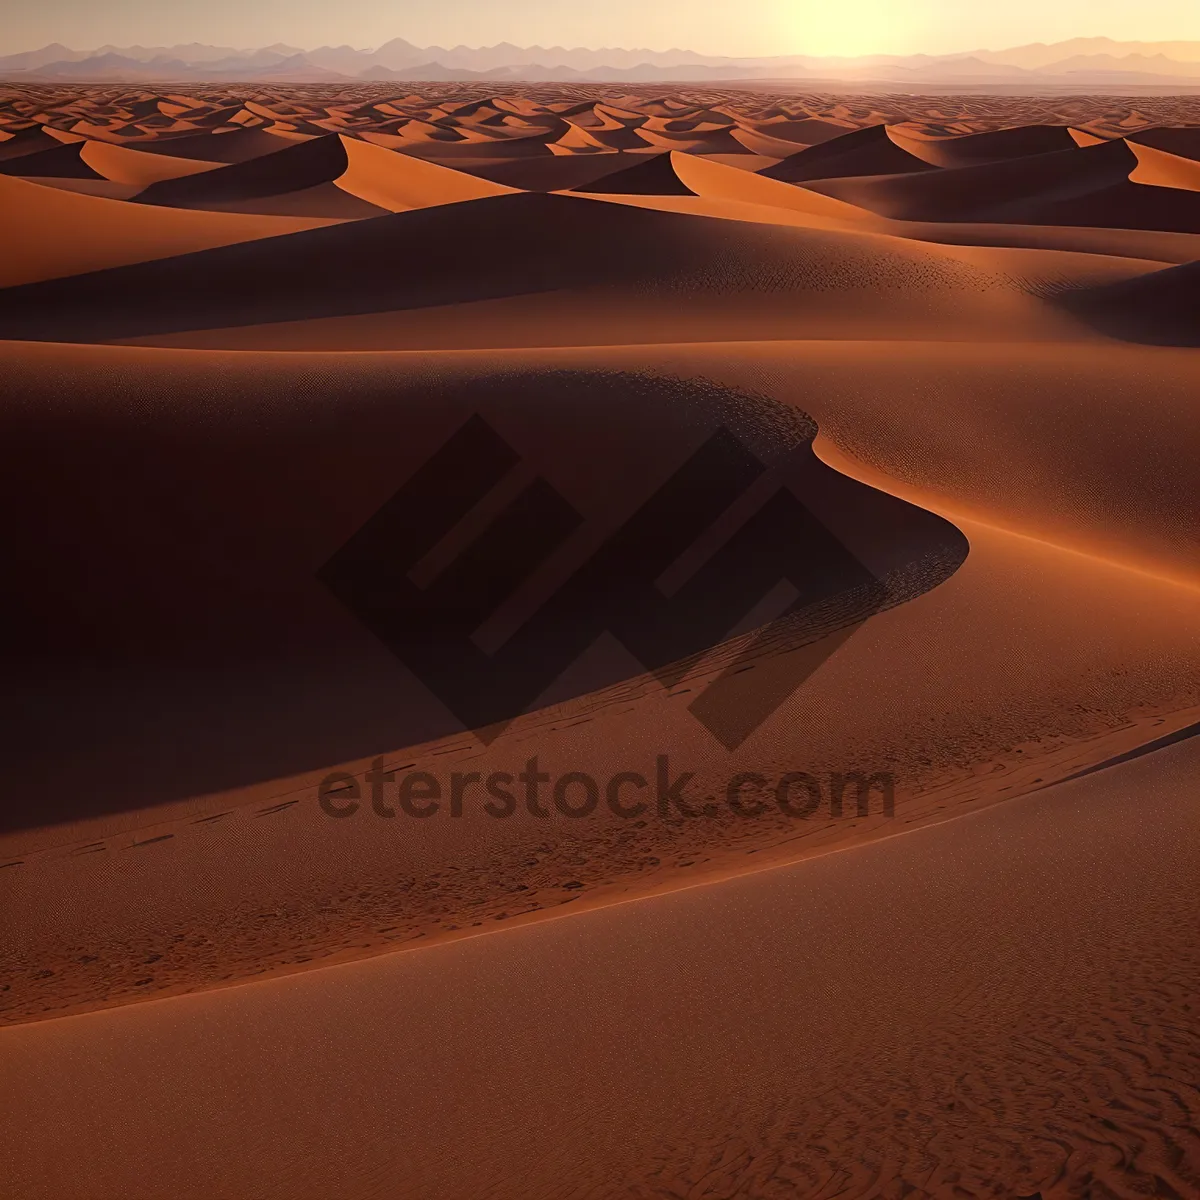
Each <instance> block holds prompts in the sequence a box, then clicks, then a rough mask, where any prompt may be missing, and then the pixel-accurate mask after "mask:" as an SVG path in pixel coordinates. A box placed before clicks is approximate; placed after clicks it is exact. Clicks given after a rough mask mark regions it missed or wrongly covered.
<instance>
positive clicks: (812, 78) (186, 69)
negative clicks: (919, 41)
mask: <svg viewBox="0 0 1200 1200" xmlns="http://www.w3.org/2000/svg"><path fill="white" fill-rule="evenodd" d="M0 79H4V80H8V81H10V82H14V83H16V82H21V81H30V82H40V83H54V82H62V83H109V82H111V83H134V82H146V83H151V82H153V83H235V82H247V83H251V82H263V83H346V82H350V81H354V80H379V81H386V80H412V81H418V80H478V81H481V82H484V81H489V80H494V81H497V82H505V81H513V82H518V81H536V82H541V81H546V82H549V81H561V82H590V83H606V82H612V83H652V82H655V81H658V80H662V81H673V82H686V81H697V82H710V83H711V82H717V81H730V82H734V81H737V80H796V81H806V82H811V83H812V84H814V85H817V84H821V83H829V82H835V81H836V82H842V83H851V84H871V85H884V84H887V85H892V86H895V87H896V88H898V89H902V90H906V89H909V88H912V87H929V86H933V87H938V88H943V89H944V88H947V87H959V88H968V87H970V88H988V89H991V88H1003V89H1005V90H1017V91H1020V90H1027V89H1028V90H1034V91H1036V90H1039V89H1044V88H1053V89H1054V90H1061V89H1063V88H1072V89H1080V90H1089V89H1090V90H1097V89H1099V90H1106V91H1117V90H1120V89H1121V88H1122V87H1131V86H1132V87H1138V88H1141V87H1153V88H1155V89H1156V90H1157V89H1169V88H1172V87H1183V88H1188V89H1189V90H1190V89H1191V88H1200V42H1115V41H1112V40H1110V39H1109V38H1074V39H1072V40H1071V41H1066V42H1057V43H1055V44H1053V45H1045V44H1043V43H1040V42H1039V43H1034V44H1032V45H1028V46H1017V47H1015V48H1013V49H1011V50H1000V51H991V50H976V51H971V52H967V53H962V54H942V55H926V54H915V55H907V56H902V55H882V54H881V55H869V56H865V57H860V58H833V57H819V56H812V55H804V54H793V55H783V56H780V57H775V58H721V57H714V56H711V55H704V54H696V53H694V52H692V51H690V50H665V51H659V50H621V49H607V48H606V49H601V50H588V49H584V48H580V47H577V48H575V49H566V48H564V47H562V46H551V47H549V48H545V47H542V46H530V47H526V48H522V47H520V46H513V45H509V44H508V43H506V42H501V43H500V44H499V45H496V46H483V47H479V48H471V47H469V46H455V47H453V48H452V49H446V48H444V47H442V46H426V47H419V46H414V45H412V44H411V43H410V42H406V41H405V40H404V39H403V38H394V39H393V40H392V41H390V42H387V43H385V44H384V45H382V46H380V47H378V48H377V49H375V50H356V49H354V48H352V47H350V46H321V47H319V48H318V49H316V50H301V49H300V48H298V47H296V46H287V45H283V44H281V43H280V44H276V45H273V46H265V47H263V48H261V49H258V50H238V49H235V48H233V47H231V46H205V45H200V44H197V43H192V44H190V45H186V46H150V47H147V46H101V47H100V48H99V49H97V50H71V49H68V48H67V47H66V46H63V45H59V44H57V43H55V44H53V45H50V46H43V47H42V48H41V49H40V50H30V51H26V52H25V53H22V54H10V55H7V56H5V57H0Z"/></svg>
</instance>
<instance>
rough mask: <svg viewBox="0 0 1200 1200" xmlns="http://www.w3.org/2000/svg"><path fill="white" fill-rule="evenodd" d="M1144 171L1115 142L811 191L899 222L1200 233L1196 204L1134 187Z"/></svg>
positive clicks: (820, 183) (819, 185)
mask: <svg viewBox="0 0 1200 1200" xmlns="http://www.w3.org/2000/svg"><path fill="white" fill-rule="evenodd" d="M1139 166H1140V164H1139V160H1138V157H1137V155H1135V154H1134V152H1133V150H1132V149H1131V148H1130V147H1129V146H1128V145H1127V144H1126V143H1125V142H1124V141H1112V142H1106V143H1104V144H1103V145H1099V146H1093V147H1085V148H1081V149H1074V150H1062V151H1055V152H1052V153H1049V154H1039V155H1033V156H1030V157H1027V158H1021V159H1017V160H1015V161H1011V162H1001V163H985V164H982V165H979V166H971V167H958V168H954V169H950V170H942V171H937V172H933V173H929V174H924V175H910V176H895V177H891V178H879V179H845V180H828V179H826V180H817V181H814V182H813V183H812V187H813V189H814V190H816V191H821V192H824V193H825V194H827V195H832V196H835V197H837V198H838V199H842V200H846V201H848V202H850V203H852V204H858V205H861V206H862V207H864V208H868V209H870V210H872V211H873V212H876V213H879V214H880V215H881V216H887V217H893V218H897V219H901V220H910V221H1004V222H1009V223H1014V224H1028V225H1093V226H1105V227H1110V228H1117V229H1157V230H1161V231H1166V232H1178V233H1197V232H1200V212H1197V210H1196V205H1195V203H1194V201H1193V200H1192V198H1191V197H1190V196H1189V195H1187V194H1186V193H1185V192H1181V191H1180V190H1179V189H1177V188H1174V187H1171V188H1167V187H1158V186H1146V185H1141V184H1138V183H1134V182H1131V181H1130V176H1131V175H1132V174H1133V172H1135V171H1137V170H1138V169H1139ZM765 173H766V174H771V172H770V171H768V172H765Z"/></svg>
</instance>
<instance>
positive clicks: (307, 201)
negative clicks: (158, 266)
mask: <svg viewBox="0 0 1200 1200" xmlns="http://www.w3.org/2000/svg"><path fill="white" fill-rule="evenodd" d="M383 153H386V152H385V151H384V152H383ZM349 168H350V161H349V159H348V157H347V155H346V148H345V145H344V144H343V142H342V139H341V138H340V137H339V136H337V135H336V134H330V135H328V136H327V137H323V138H317V139H315V140H313V141H308V142H300V143H297V144H296V145H293V146H288V147H287V148H285V149H283V150H277V151H275V152H274V153H273V154H267V155H261V156H259V157H256V158H250V159H246V160H245V161H243V162H237V163H231V164H229V165H227V166H222V167H219V168H217V169H216V170H214V171H206V172H204V173H203V174H201V175H190V176H187V177H185V178H181V179H167V180H164V181H162V182H161V183H155V184H151V185H150V186H149V187H147V188H146V189H145V190H144V191H143V192H142V193H141V194H140V195H139V197H138V199H139V200H140V201H141V202H142V203H144V204H155V205H161V206H165V207H170V208H207V209H211V210H214V211H225V212H260V213H269V212H286V213H287V214H288V215H301V214H302V213H303V215H309V216H314V217H365V216H377V215H378V214H379V213H381V212H385V211H387V210H385V209H382V208H380V207H378V206H377V205H373V204H370V203H369V202H368V201H365V200H360V199H359V198H358V197H357V196H354V195H352V194H351V193H349V192H346V191H343V190H342V189H340V188H338V187H336V186H335V181H336V180H337V179H339V178H340V177H341V176H342V175H344V174H345V173H346V172H347V171H348V170H349Z"/></svg>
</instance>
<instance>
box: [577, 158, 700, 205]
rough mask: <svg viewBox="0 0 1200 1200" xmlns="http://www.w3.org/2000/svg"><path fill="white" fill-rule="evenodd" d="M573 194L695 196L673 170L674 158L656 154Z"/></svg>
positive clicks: (579, 188)
mask: <svg viewBox="0 0 1200 1200" xmlns="http://www.w3.org/2000/svg"><path fill="white" fill-rule="evenodd" d="M573 190H574V191H577V192H595V193H598V194H601V195H629V196H694V195H695V194H696V193H695V192H693V191H692V190H691V188H689V187H688V186H687V184H686V183H684V182H683V180H682V179H680V178H679V175H678V173H677V172H676V170H675V155H674V154H673V153H668V154H656V155H654V156H653V157H652V158H647V159H646V160H645V161H643V162H638V163H635V164H634V165H633V166H631V167H625V168H624V169H623V170H619V171H614V172H612V173H611V174H606V175H604V176H603V177H601V178H600V179H598V180H593V181H591V182H589V183H587V184H581V185H580V186H579V187H576V188H574V189H573Z"/></svg>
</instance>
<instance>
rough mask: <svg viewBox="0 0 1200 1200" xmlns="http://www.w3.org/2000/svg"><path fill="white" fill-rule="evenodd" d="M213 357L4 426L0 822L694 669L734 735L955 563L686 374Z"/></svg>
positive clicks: (162, 364) (335, 756)
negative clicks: (706, 679) (6, 580)
mask: <svg viewBox="0 0 1200 1200" xmlns="http://www.w3.org/2000/svg"><path fill="white" fill-rule="evenodd" d="M241 369H242V370H245V371H246V372H247V373H246V374H245V375H243V376H238V375H237V373H236V371H235V372H234V374H233V375H232V376H230V375H228V374H226V375H225V376H224V377H223V384H218V382H217V378H216V377H215V376H213V375H211V374H206V373H204V372H202V371H191V372H189V370H188V368H187V365H186V362H185V361H184V360H182V359H181V360H175V361H174V362H171V361H167V360H158V361H157V363H156V364H147V368H146V371H145V373H144V375H143V377H142V378H141V379H140V381H139V384H138V388H137V389H136V390H134V391H131V390H130V389H128V388H126V387H124V386H122V385H121V383H120V380H119V379H117V378H116V377H112V376H106V375H104V374H103V373H101V372H98V371H97V372H94V373H91V374H86V373H85V374H81V376H80V377H79V378H78V379H77V380H74V381H73V382H72V386H70V387H68V386H66V385H65V384H64V381H63V380H62V379H58V380H47V381H46V383H45V387H44V392H43V394H41V395H38V394H34V395H31V396H27V397H26V398H25V403H24V404H23V405H20V406H14V407H13V408H12V409H11V410H10V411H9V412H8V414H7V415H6V417H5V418H4V428H3V429H2V430H0V432H2V434H3V436H2V437H0V459H2V460H3V472H2V473H0V474H2V476H3V480H4V486H5V487H9V488H11V489H13V492H14V496H19V497H20V503H21V510H22V512H23V520H22V523H21V528H20V530H19V532H18V536H17V539H16V545H15V551H14V553H13V556H12V557H11V558H10V569H11V571H12V575H11V578H12V579H14V580H16V581H18V586H17V587H15V588H13V589H10V591H9V593H8V595H7V598H6V600H7V606H8V607H9V609H10V611H9V613H8V619H7V621H6V629H7V631H8V633H9V639H8V640H9V645H8V647H7V648H6V651H5V656H6V659H7V660H8V662H9V663H10V666H11V669H10V670H9V671H8V672H6V675H7V679H6V687H5V692H6V696H5V700H4V705H5V709H6V710H7V719H6V730H7V733H8V740H9V746H8V749H7V750H6V759H7V764H8V766H9V768H10V775H11V777H14V778H19V779H22V780H25V781H28V782H29V783H30V786H28V787H26V788H23V789H21V791H20V792H19V793H14V792H11V791H10V792H8V793H7V794H6V797H5V802H4V807H3V812H2V813H0V826H2V827H3V828H5V829H9V830H11V829H17V828H29V827H35V826H42V825H48V824H54V823H61V822H67V821H71V820H77V819H80V818H84V817H88V816H97V815H101V814H108V813H115V812H121V811H126V810H132V809H136V808H139V807H143V806H145V805H148V804H152V803H159V802H165V801H169V800H175V799H181V798H185V797H188V796H194V795H201V794H205V793H210V792H216V791H220V790H222V789H226V788H231V787H235V786H239V785H246V784H250V783H254V782H257V781H263V780H268V779H272V778H276V777H281V776H287V775H292V774H297V773H301V772H305V771H309V770H316V769H319V768H323V767H326V766H328V765H331V764H336V763H338V762H342V761H346V760H349V759H355V758H360V757H363V756H369V755H372V754H374V753H380V752H384V751H390V750H395V749H397V748H399V747H403V746H408V745H416V744H420V743H424V742H427V741H430V740H433V739H436V738H440V737H446V736H451V735H456V734H460V733H463V732H464V729H465V728H481V727H484V726H490V725H495V724H496V723H500V724H503V723H504V722H505V721H507V720H510V719H512V718H514V717H516V716H518V715H520V714H523V713H528V712H532V711H536V710H538V709H539V708H540V707H542V706H544V705H545V704H546V703H549V702H556V703H558V702H562V701H564V700H567V699H571V698H573V697H579V696H583V695H590V694H591V693H592V692H593V691H598V690H602V689H604V688H606V687H611V686H613V685H615V684H618V683H620V682H621V681H623V680H627V679H629V678H631V677H637V676H641V675H645V676H646V677H647V678H649V677H651V676H653V677H656V678H657V679H658V680H659V682H660V683H662V684H663V685H665V686H672V685H673V684H674V683H675V682H677V681H678V680H679V679H680V678H682V677H683V675H685V674H686V673H687V671H688V670H689V669H690V668H691V666H692V665H694V664H695V663H696V662H698V661H701V660H704V661H706V662H709V663H710V664H713V663H715V667H714V671H715V673H716V675H717V677H718V680H719V679H722V678H723V679H725V680H726V685H725V686H724V691H721V690H720V689H717V690H713V689H712V688H709V689H707V690H706V691H705V692H704V694H703V695H702V696H699V697H698V698H697V704H696V706H695V707H693V710H692V711H693V714H694V715H695V717H696V719H697V720H698V721H700V722H701V723H702V724H704V725H706V726H707V727H708V729H709V731H710V732H711V733H712V734H713V735H714V736H715V737H717V738H718V740H720V741H722V742H724V743H725V744H726V745H731V744H736V742H737V741H738V740H740V739H741V738H742V737H745V736H747V735H748V733H749V732H750V731H752V728H753V725H754V720H765V719H767V717H768V716H769V715H770V712H771V711H772V706H773V705H776V704H778V703H781V702H782V700H784V699H786V698H787V697H788V696H789V695H790V694H791V693H792V692H794V691H795V689H796V688H797V687H800V686H802V685H803V683H804V681H805V680H806V679H807V677H808V675H809V674H811V672H812V671H813V670H815V667H816V665H818V664H819V662H820V661H823V659H822V654H823V653H824V651H823V650H822V649H821V647H823V646H824V647H827V648H828V650H829V652H832V650H833V649H836V648H837V647H838V646H840V645H842V644H844V642H845V640H846V638H847V637H849V636H850V635H851V634H852V633H853V631H854V630H855V629H856V628H858V627H859V626H861V624H862V623H863V622H864V621H866V620H868V619H870V618H871V616H872V615H874V614H875V613H878V612H880V611H881V610H882V609H884V608H888V607H894V606H895V605H897V604H902V603H905V602H907V601H909V600H912V599H914V598H916V597H917V596H919V595H921V594H923V593H924V592H926V591H928V590H929V589H930V588H932V587H934V586H936V585H937V584H938V583H940V582H942V581H943V580H944V579H946V578H947V577H948V576H949V575H950V574H952V573H953V571H954V570H956V569H957V567H958V566H959V565H960V564H961V562H962V561H963V559H964V558H965V556H966V553H967V543H966V540H965V539H964V538H963V536H962V534H961V533H960V532H959V531H958V530H957V529H956V528H955V527H954V526H953V525H951V524H950V523H948V522H947V521H945V520H943V519H942V518H940V517H938V516H936V515H934V514H932V513H929V512H927V511H924V510H922V509H920V508H917V507H914V506H913V505H911V504H908V503H906V502H904V501H902V500H899V499H897V498H895V497H893V496H890V495H888V494H885V493H882V492H879V491H877V490H875V489H872V488H870V487H868V486H866V485H863V484H861V483H859V482H857V481H855V480H852V479H849V478H848V477H846V476H844V475H842V474H840V473H839V472H837V471H834V470H833V469H831V468H829V467H827V466H826V465H825V464H823V463H822V462H821V461H820V460H819V459H817V457H816V456H815V454H813V452H812V441H813V438H814V436H815V433H816V427H815V424H814V423H813V422H812V421H811V420H810V419H809V418H807V417H806V416H804V415H803V414H802V413H800V412H798V411H797V410H795V409H791V408H786V407H784V406H782V405H780V404H777V403H776V402H774V401H771V400H769V399H766V398H764V397H761V396H755V395H748V394H745V393H738V392H734V391H731V390H729V389H727V388H724V387H721V386H718V385H716V384H713V383H708V382H705V381H695V380H692V381H688V380H682V379H678V378H673V377H659V376H655V375H650V374H635V373H629V372H608V371H567V370H560V371H543V372H533V371H513V372H509V373H503V374H501V373H497V372H495V371H494V369H493V370H491V371H488V370H487V369H486V368H480V369H478V370H477V371H475V372H474V373H472V372H471V371H469V370H461V369H460V370H458V373H457V374H454V373H452V372H451V371H446V372H444V373H442V374H440V375H438V376H430V377H427V378H400V379H397V378H396V377H395V374H394V370H392V371H389V370H387V369H385V368H383V367H377V368H373V369H371V370H365V369H364V370H363V371H361V372H359V373H357V374H353V373H349V372H347V373H346V374H344V375H343V376H341V377H338V376H336V375H335V376H330V377H326V378H321V377H320V376H318V375H313V374H311V373H306V370H305V368H304V367H303V366H302V365H288V366H284V367H277V368H276V369H275V370H273V371H271V372H268V373H265V374H257V375H256V374H254V373H253V371H252V368H251V367H250V366H248V365H247V366H244V367H243V368H241ZM222 388H223V390H222ZM52 401H53V402H52ZM780 588H783V593H782V594H779V595H776V593H779V590H780ZM772 595H776V601H777V602H776V603H775V606H774V608H770V607H769V606H768V608H766V609H764V608H763V607H762V606H763V604H764V603H765V602H766V601H769V600H770V598H771V596H772ZM604 635H611V636H607V637H606V636H604ZM599 645H607V646H610V647H611V648H610V649H607V650H601V651H597V650H596V647H597V646H599ZM813 647H816V648H817V649H815V650H814V649H813ZM806 648H807V649H806ZM799 650H805V651H806V652H805V653H804V654H801V655H799V656H798V657H797V658H796V659H795V660H794V662H793V665H792V666H790V667H788V669H787V670H785V671H783V672H782V674H781V672H780V670H778V669H763V668H765V667H766V666H767V665H768V664H769V663H771V662H775V663H776V666H778V663H779V662H782V661H783V660H785V659H787V656H788V655H789V654H794V653H795V652H797V651H799ZM826 656H827V655H826ZM584 657H586V659H587V668H586V670H576V667H577V665H578V663H579V661H580V660H581V658H584ZM788 661H792V660H788ZM751 668H754V669H751ZM731 714H733V715H731ZM746 714H751V716H752V717H753V720H752V719H751V717H747V715H746Z"/></svg>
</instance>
